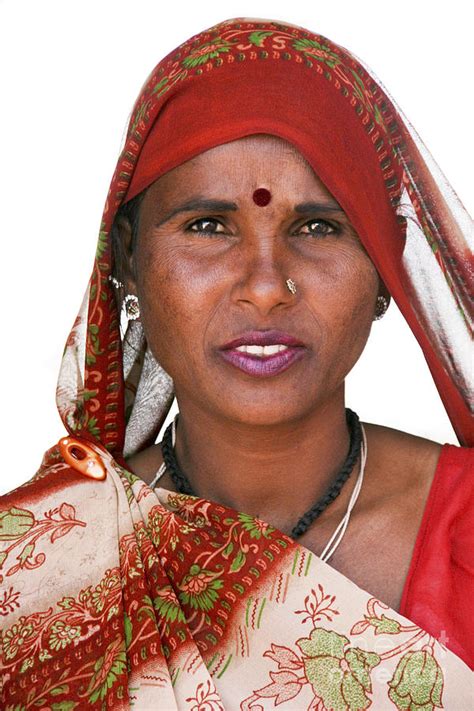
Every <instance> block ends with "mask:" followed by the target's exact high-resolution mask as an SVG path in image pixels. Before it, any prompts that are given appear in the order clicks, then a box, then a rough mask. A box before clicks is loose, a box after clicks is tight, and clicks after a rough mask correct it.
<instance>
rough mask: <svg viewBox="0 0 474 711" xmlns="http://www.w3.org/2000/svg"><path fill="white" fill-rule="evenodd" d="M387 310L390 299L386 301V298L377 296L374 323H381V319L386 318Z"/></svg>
mask: <svg viewBox="0 0 474 711" xmlns="http://www.w3.org/2000/svg"><path fill="white" fill-rule="evenodd" d="M387 309H388V299H386V298H385V296H377V302H376V305H375V316H374V321H380V319H381V318H383V317H384V316H385V312H386V311H387Z"/></svg>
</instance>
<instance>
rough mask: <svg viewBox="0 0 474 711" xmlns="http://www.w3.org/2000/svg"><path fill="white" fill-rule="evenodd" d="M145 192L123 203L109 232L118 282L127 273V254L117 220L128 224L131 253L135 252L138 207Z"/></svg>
mask: <svg viewBox="0 0 474 711" xmlns="http://www.w3.org/2000/svg"><path fill="white" fill-rule="evenodd" d="M145 193H146V190H143V191H142V192H141V193H138V195H136V196H135V197H134V198H132V199H131V200H129V201H128V202H125V203H123V204H122V205H121V206H120V207H119V209H118V210H117V214H116V215H115V218H114V223H113V225H112V230H111V239H112V256H113V265H114V266H113V275H114V277H115V278H116V279H118V281H119V282H122V283H123V282H124V280H125V277H126V274H127V273H128V271H129V268H128V266H127V262H128V259H129V256H130V255H129V254H127V251H126V249H125V245H124V244H123V240H122V238H121V234H120V228H119V220H120V219H121V218H125V219H126V220H127V221H128V222H129V223H130V228H131V231H132V239H131V251H132V253H133V252H134V251H135V249H136V246H137V242H138V231H139V226H140V205H141V203H142V200H143V198H144V197H145Z"/></svg>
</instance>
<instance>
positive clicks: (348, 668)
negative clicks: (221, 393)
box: [0, 19, 474, 711]
mask: <svg viewBox="0 0 474 711" xmlns="http://www.w3.org/2000/svg"><path fill="white" fill-rule="evenodd" d="M255 133H271V134H274V135H277V136H280V137H281V138H285V139H286V140H289V141H290V142H292V143H293V144H294V145H295V146H296V147H297V148H298V149H299V150H300V152H301V153H302V154H303V155H304V156H305V158H306V159H307V160H308V161H309V163H310V164H311V165H312V167H313V168H314V170H315V171H316V172H317V173H318V175H319V176H320V178H321V179H322V180H323V182H324V183H325V184H326V186H327V187H328V189H329V190H330V191H331V192H332V193H333V195H334V196H335V198H336V199H337V200H338V202H339V203H340V204H341V206H342V207H343V209H344V211H345V212H346V213H347V215H348V216H349V218H350V220H351V222H352V223H353V225H354V227H355V228H356V230H357V232H358V234H359V236H360V239H361V240H362V242H363V244H364V246H365V247H366V249H367V251H368V253H369V255H370V257H371V259H372V260H373V262H374V264H375V266H376V267H377V269H378V271H379V273H380V275H381V276H382V278H383V280H384V282H385V284H386V285H387V287H388V288H389V290H390V292H391V294H392V296H393V297H394V299H395V300H396V301H397V303H398V305H399V307H400V309H401V311H402V313H403V314H404V316H405V318H406V320H407V322H408V324H409V326H410V328H411V329H412V330H413V332H414V334H415V335H416V337H417V339H418V341H419V343H420V346H421V347H422V349H423V352H424V354H425V357H426V360H427V363H428V366H429V367H430V370H431V372H432V374H433V378H434V380H435V382H436V385H437V387H438V390H439V392H440V395H441V397H442V399H443V402H444V404H445V406H446V410H447V412H448V414H449V416H450V418H451V421H452V423H453V426H454V428H455V430H456V432H457V433H458V436H459V438H460V441H461V443H463V444H469V443H473V441H474V428H473V420H472V416H471V411H470V400H469V398H470V392H471V384H470V379H471V378H472V369H471V365H470V340H469V336H470V333H471V329H472V309H471V302H470V296H471V291H470V290H471V286H472V256H471V252H470V247H469V244H470V242H469V240H470V239H472V231H470V230H471V226H470V222H469V220H468V217H467V215H466V213H465V212H464V210H463V208H462V206H461V205H460V204H459V201H458V200H457V198H456V196H455V195H454V193H453V192H452V190H451V189H450V187H449V185H448V184H447V182H446V181H445V179H444V177H443V176H442V174H441V173H440V172H439V169H438V168H437V167H436V166H435V165H434V163H433V161H432V159H431V157H430V156H429V154H428V152H427V151H426V149H425V148H424V146H423V145H422V143H421V141H420V139H419V138H418V136H417V135H416V134H415V132H414V131H413V129H412V128H411V126H410V125H409V123H408V122H407V121H406V119H404V117H403V116H402V114H401V112H400V110H399V109H398V107H396V105H395V104H394V102H393V100H391V99H390V97H389V96H388V95H387V93H386V92H385V91H384V89H383V88H382V87H381V85H380V83H378V82H377V81H376V79H375V77H374V75H373V74H372V73H371V72H370V71H369V70H368V69H367V68H366V67H364V66H363V65H362V64H361V63H360V62H359V61H358V60H357V59H356V58H355V57H354V56H353V55H351V54H350V53H349V52H348V51H347V50H345V49H343V48H341V47H339V46H337V45H335V44H334V43H332V42H330V41H329V40H327V39H326V38H323V37H321V36H319V35H315V34H313V33H311V32H309V31H307V30H304V29H302V28H299V27H295V26H292V25H285V24H282V23H279V22H272V21H267V20H245V19H242V20H229V21H226V22H223V23H220V24H219V25H217V26H215V27H213V28H211V29H209V30H206V31H205V32H203V33H200V34H199V35H196V36H195V37H193V38H191V39H190V40H188V41H187V42H185V43H184V44H183V45H181V46H180V47H179V48H177V49H176V50H174V51H173V52H171V53H170V54H169V55H168V56H167V57H165V58H164V59H163V60H162V61H161V62H160V63H159V64H158V65H157V67H156V68H155V69H154V70H153V72H152V73H151V75H150V77H149V78H148V80H147V82H146V83H145V85H144V87H143V89H142V92H141V94H140V96H139V98H138V100H137V102H136V104H135V107H134V109H133V112H132V115H131V118H130V124H129V129H128V133H127V136H126V140H125V145H124V147H123V150H122V152H121V155H120V157H119V161H118V165H117V168H116V171H115V173H114V176H113V179H112V183H111V186H110V190H109V194H108V197H107V201H106V205H105V209H104V215H103V219H102V223H101V229H100V234H99V240H98V245H97V252H96V258H95V261H94V266H93V272H92V276H91V279H90V282H89V285H88V288H87V290H86V294H85V297H84V300H83V303H82V306H81V309H80V312H79V315H78V317H77V319H76V321H75V323H74V325H73V328H72V331H71V333H70V335H69V338H68V341H67V344H66V348H65V352H64V357H63V363H62V367H61V372H60V377H59V381H58V389H57V402H58V409H59V412H60V414H61V417H62V419H63V422H64V424H65V427H66V429H67V431H68V432H69V434H70V435H71V436H72V437H73V438H74V439H75V441H77V442H78V443H79V444H80V443H81V442H83V443H84V442H87V443H89V444H90V446H91V447H92V448H93V451H94V452H95V455H94V456H96V457H97V458H98V461H100V462H101V463H102V464H101V465H100V466H103V467H104V469H105V478H104V479H103V480H101V481H94V480H92V479H89V478H87V477H84V476H83V475H82V474H79V473H78V472H77V471H76V469H77V467H74V466H73V465H71V463H69V464H67V463H66V462H65V461H64V459H63V456H62V454H61V451H62V450H61V449H60V448H58V447H57V446H56V447H53V448H52V449H50V450H49V451H48V452H47V454H46V455H45V458H44V462H43V465H42V467H41V469H40V470H39V472H38V473H37V475H36V476H35V477H34V478H33V479H32V480H31V481H30V482H28V483H26V484H25V485H23V486H22V487H20V488H19V489H17V490H16V491H15V492H12V493H10V494H8V495H7V496H5V497H2V499H1V506H0V543H1V548H0V574H1V575H2V586H3V588H2V592H1V593H0V595H1V596H2V597H1V598H0V614H1V615H2V637H1V641H2V673H3V674H2V675H3V692H2V704H3V705H2V708H7V709H11V710H13V709H23V708H25V709H30V708H51V709H56V710H59V709H73V708H114V709H120V708H124V709H125V708H130V707H132V706H133V707H134V708H137V709H148V708H164V709H165V708H166V709H168V708H169V709H174V708H179V709H182V708H186V709H194V710H195V711H197V710H198V709H199V710H204V709H206V710H208V709H233V708H241V709H263V708H273V707H274V705H276V704H280V705H281V706H282V707H283V708H308V709H320V710H321V711H323V709H356V708H357V709H358V708H360V709H363V708H368V707H369V706H372V708H384V709H385V708H392V707H393V708H400V709H401V708H426V709H432V708H441V707H442V706H444V707H445V708H469V705H470V699H471V695H472V675H471V672H470V671H469V669H468V667H467V666H466V664H464V662H463V661H462V660H461V659H460V657H459V656H457V653H455V652H454V650H450V649H449V644H448V645H447V647H448V648H447V647H446V646H443V644H442V640H441V641H437V640H436V639H435V637H434V636H433V635H432V634H429V633H428V632H426V631H425V630H424V629H421V628H419V627H418V626H417V625H416V624H414V623H413V622H412V621H410V620H408V619H406V618H404V617H403V616H402V615H400V614H398V613H396V612H395V611H393V610H390V609H389V608H387V606H386V605H384V604H383V603H382V602H380V601H377V600H375V599H374V598H373V597H372V596H371V595H370V594H369V593H367V592H365V591H363V590H361V589H360V588H358V587H357V586H356V585H354V584H353V583H352V582H351V581H349V580H348V579H347V578H345V577H344V576H342V575H341V574H339V573H338V572H337V571H335V570H334V569H333V568H331V566H330V565H328V564H326V563H323V562H322V561H321V560H319V559H318V558H317V557H316V556H314V555H312V554H311V553H310V552H309V551H308V550H307V549H305V548H304V547H302V546H300V545H298V544H296V543H294V542H293V541H291V540H290V539H289V538H287V537H286V536H284V535H283V534H282V533H281V532H279V531H276V530H275V529H273V528H272V527H271V526H269V525H268V524H266V523H265V522H262V521H259V520H258V519H254V518H252V517H250V516H248V515H246V514H245V513H239V512H235V511H232V510H230V509H226V508H225V507H223V506H220V505H219V504H217V503H214V502H211V501H205V500H202V499H195V498H193V497H186V496H180V495H176V494H173V493H172V492H167V491H165V490H163V489H157V490H156V491H153V490H151V489H150V487H148V486H147V485H146V484H144V483H143V482H142V481H141V480H140V479H139V478H138V477H135V476H134V475H132V474H131V473H130V472H129V471H127V468H126V461H125V459H124V457H126V456H128V455H130V454H132V453H134V452H136V451H139V450H140V449H142V448H144V447H145V446H147V445H148V444H150V443H152V442H153V441H155V438H156V436H157V434H158V432H159V430H160V427H161V425H162V423H163V421H164V418H165V417H166V414H167V412H168V409H169V406H170V403H171V401H172V398H173V383H172V381H171V379H170V377H169V376H168V375H167V373H166V372H165V371H164V370H163V369H162V368H161V367H160V365H159V364H158V363H157V362H156V360H155V358H154V357H153V354H152V353H151V352H150V350H149V349H148V347H147V343H146V339H145V337H144V334H143V332H142V330H141V329H140V326H139V324H137V323H133V322H131V323H130V325H129V327H128V330H127V333H126V334H125V336H124V338H123V339H122V337H121V334H120V314H119V313H118V309H117V305H116V301H115V294H114V292H113V287H112V285H111V282H110V280H109V277H110V276H111V275H112V274H113V262H112V248H111V241H110V233H111V228H112V225H113V221H114V217H115V215H116V213H117V210H118V208H119V207H120V205H121V204H122V203H123V202H124V201H126V200H129V199H131V198H132V197H133V196H134V195H137V194H138V193H140V192H141V191H142V190H143V189H145V188H146V187H147V186H148V185H150V184H151V182H153V181H154V180H156V179H157V178H158V177H159V176H160V175H162V174H163V173H164V172H166V171H167V170H170V169H171V168H172V167H174V166H176V165H179V164H181V163H183V162H184V161H186V160H188V159H189V158H191V157H192V156H194V155H197V154H198V153H200V152H202V151H203V150H206V149H208V148H210V147H212V146H215V145H218V144H220V143H223V142H226V141H230V140H234V139H235V138H239V137H241V136H245V135H250V134H255ZM434 574H436V573H434ZM457 651H458V650H457ZM410 704H411V705H410Z"/></svg>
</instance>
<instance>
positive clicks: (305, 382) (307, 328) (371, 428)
mask: <svg viewBox="0 0 474 711" xmlns="http://www.w3.org/2000/svg"><path fill="white" fill-rule="evenodd" d="M259 187H265V188H267V189H268V190H269V191H270V192H271V195H272V199H271V201H270V203H269V204H268V205H267V206H265V207H260V206H257V205H256V204H255V203H254V202H253V200H252V194H253V192H254V191H255V189H256V188H259ZM196 198H200V199H205V200H214V201H215V200H219V201H226V202H228V203H233V204H234V206H235V209H228V208H224V207H223V206H222V205H221V206H220V207H219V209H217V208H213V209H210V208H200V209H198V208H194V209H192V210H189V211H186V212H183V211H180V212H176V210H177V208H178V207H179V206H181V205H183V204H184V203H188V202H189V201H191V200H194V199H196ZM308 202H312V203H317V204H319V206H320V207H318V208H311V209H305V211H303V212H300V211H297V210H296V209H295V206H297V205H299V204H302V203H308ZM173 213H175V214H173ZM170 215H171V216H170ZM120 230H121V237H122V241H123V245H124V249H125V250H126V253H127V256H128V265H129V270H128V274H127V275H126V287H127V291H128V292H129V293H136V294H138V296H139V300H140V308H141V319H142V322H143V326H144V329H145V333H146V337H147V340H148V343H149V345H150V347H151V349H152V351H153V353H154V355H155V357H156V358H157V359H158V361H159V362H160V363H161V365H162V366H163V367H164V368H165V370H166V371H167V372H168V373H169V374H170V375H171V376H172V378H173V380H174V384H175V393H176V397H177V401H178V405H179V410H180V421H179V427H178V431H177V442H176V453H177V457H178V461H179V462H180V465H181V467H182V469H183V470H184V471H185V472H186V474H187V476H188V478H189V480H190V481H191V484H192V486H193V489H194V491H196V492H197V493H198V495H200V496H203V497H205V498H208V499H211V500H213V501H216V502H219V503H222V504H224V505H227V506H230V507H232V508H234V509H237V510H241V511H245V512H247V513H249V514H252V515H254V516H258V517H260V518H262V519H263V520H266V521H268V522H269V523H271V524H272V525H274V526H276V527H277V528H279V529H281V530H282V531H284V532H286V533H289V532H290V531H291V528H292V527H293V525H294V524H295V523H296V521H297V520H298V519H299V517H300V516H301V515H302V513H303V512H304V511H306V510H307V509H308V508H310V507H311V505H312V504H313V503H314V502H315V501H316V500H317V499H318V498H319V497H320V496H321V495H322V494H324V492H325V491H326V489H327V487H328V486H329V484H330V483H331V482H332V481H333V479H334V478H335V476H336V475H337V472H338V471H339V469H340V467H341V465H342V463H343V462H344V460H345V457H346V454H347V451H348V446H349V436H348V432H347V426H346V423H345V412H344V408H345V402H344V380H345V377H346V375H347V374H348V373H349V371H350V370H351V369H352V367H353V366H354V364H355V363H356V362H357V360H358V358H359V357H360V355H361V353H362V351H363V349H364V346H365V344H366V342H367V338H368V336H369V333H370V329H371V326H372V322H373V317H374V312H375V304H376V298H377V295H378V294H385V295H386V296H388V294H387V291H386V289H385V286H384V285H383V283H382V282H381V280H380V278H379V276H378V274H377V271H376V269H375V267H374V265H373V264H372V262H371V260H370V258H369V257H368V255H367V253H366V251H365V249H364V247H363V246H362V244H361V242H360V240H359V238H358V236H357V234H356V233H355V230H354V229H353V227H352V225H351V224H350V222H349V220H348V218H347V216H346V215H345V214H344V212H343V211H342V209H341V208H340V206H338V205H337V203H336V201H335V199H334V198H333V196H332V195H331V194H330V193H329V191H328V190H327V188H326V187H325V186H324V185H323V183H322V182H321V181H320V180H319V178H318V177H317V175H315V173H314V171H313V170H312V168H311V167H310V166H309V164H308V163H307V162H306V161H305V159H304V158H303V157H302V156H301V154H299V153H298V151H297V150H296V149H295V148H294V147H293V146H292V145H290V144H289V143H287V142H286V141H283V140H281V139H279V138H276V137H273V136H266V135H258V136H250V137H246V138H243V139H239V140H237V141H232V142H230V143H227V144H224V145H221V146H218V147H216V148H213V149H211V150H209V151H206V152H205V153H202V154H200V155H199V156H197V157H196V158H194V159H192V160H190V161H188V162H186V163H184V164H183V165H181V166H178V167H177V168H175V169H174V170H172V171H170V172H169V173H167V174H165V175H164V176H162V177H161V178H159V179H158V180H157V181H156V182H155V183H154V184H153V185H152V186H151V187H150V188H149V189H148V191H147V193H146V195H145V197H144V199H143V202H142V204H141V207H140V225H139V235H138V241H137V244H136V245H135V249H134V250H133V251H132V249H131V230H130V225H129V224H128V222H127V221H126V220H125V219H122V220H121V222H120ZM199 230H200V231H201V233H200V232H199ZM203 230H204V232H202V231H203ZM288 277H291V278H292V279H293V280H294V281H295V282H296V285H297V293H296V295H293V294H291V293H290V292H289V290H288V289H287V287H286V284H285V281H286V279H287V278H288ZM268 329H278V330H281V331H285V332H287V333H289V334H291V335H292V336H294V337H296V338H298V339H300V340H301V341H303V343H304V344H305V346H306V350H305V354H304V357H303V358H302V359H301V360H300V361H298V362H296V363H295V364H293V365H292V366H291V367H290V368H289V369H288V370H286V371H285V372H283V373H280V374H278V375H276V376H272V377H268V378H260V379H257V378H255V377H254V376H251V375H248V374H245V373H243V372H241V371H240V370H239V369H237V368H235V367H234V366H232V365H230V364H229V363H226V362H225V361H224V360H223V359H222V357H221V356H220V355H219V347H221V346H222V345H224V344H225V343H227V342H229V341H231V340H233V339H234V338H236V337H237V336H239V335H241V334H242V333H243V332H244V331H247V330H268ZM366 432H367V440H368V452H369V454H368V460H367V466H366V473H365V480H364V486H363V488H362V492H361V495H360V497H359V499H358V502H357V505H356V507H355V509H354V511H353V513H352V517H351V522H350V525H349V527H348V529H347V532H346V535H345V537H344V539H343V541H342V543H341V545H340V547H339V548H338V550H337V551H336V553H335V554H334V556H333V557H332V558H331V559H330V564H331V565H332V566H333V567H334V568H336V569H337V570H339V571H340V572H342V573H343V574H344V575H346V576H348V577H349V578H351V579H352V580H353V581H354V582H356V583H357V584H358V585H360V586H361V587H363V588H364V589H366V590H368V591H369V592H371V593H372V594H374V595H376V596H377V597H379V598H380V599H381V600H383V601H384V602H386V603H387V604H389V605H390V606H391V607H393V608H395V609H398V607H399V604H400V597H401V593H402V589H403V586H404V582H405V578H406V574H407V571H408V567H409V563H410V559H411V555H412V551H413V546H414V542H415V539H416V535H417V532H418V528H419V525H420V522H421V516H422V513H423V508H424V505H425V502H426V498H427V495H428V492H429V488H430V485H431V481H432V478H433V475H434V472H435V469H436V464H437V461H438V457H439V452H440V445H438V444H436V443H434V442H430V441H429V440H424V439H421V438H418V437H414V436H412V435H408V434H405V433H402V432H398V431H396V430H390V429H388V428H385V427H379V426H376V425H366ZM161 461H162V459H161V452H160V447H159V445H154V446H153V447H150V448H149V449H147V450H145V451H144V452H140V453H139V454H137V455H135V456H134V457H132V458H131V459H130V460H129V466H130V468H131V469H132V471H134V472H135V473H137V474H138V475H139V476H142V477H143V479H144V480H145V481H147V482H149V481H151V479H152V477H153V476H154V474H155V473H156V471H157V469H158V467H159V466H160V464H161ZM256 472H258V476H256V475H255V473H256ZM357 473H358V465H357V469H356V471H354V472H353V473H352V475H351V477H350V479H349V480H348V482H347V484H346V485H345V486H344V487H343V490H342V492H341V494H340V496H339V497H338V498H337V499H336V500H335V501H334V502H333V503H332V504H331V505H330V506H329V507H328V508H327V509H326V511H325V512H324V513H323V514H322V515H321V516H320V517H319V518H318V519H317V521H315V522H314V523H313V525H312V526H311V528H310V530H309V531H308V532H307V533H306V534H305V535H304V536H303V537H301V538H300V539H299V540H300V542H301V543H302V544H303V545H305V546H306V547H307V548H309V549H310V550H312V551H314V552H315V553H316V554H320V553H321V551H322V549H323V548H324V545H325V543H326V542H327V540H328V539H329V538H330V536H331V534H332V532H333V530H334V528H335V527H336V526H337V524H338V523H339V521H340V519H341V517H342V516H343V514H344V513H345V510H346V507H347V504H348V501H349V498H350V495H351V493H352V489H353V486H354V483H355V480H356V476H357ZM161 485H162V486H163V487H164V488H166V489H169V490H173V488H174V487H173V484H172V481H171V480H170V478H169V476H168V474H165V475H164V477H163V478H162V480H161Z"/></svg>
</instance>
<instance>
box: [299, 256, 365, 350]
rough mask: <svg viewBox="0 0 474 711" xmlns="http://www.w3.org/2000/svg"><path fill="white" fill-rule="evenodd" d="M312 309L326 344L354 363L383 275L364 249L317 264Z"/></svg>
mask: <svg viewBox="0 0 474 711" xmlns="http://www.w3.org/2000/svg"><path fill="white" fill-rule="evenodd" d="M313 269H314V271H313V280H312V285H311V292H312V297H311V310H312V311H313V315H314V318H315V320H316V321H317V322H318V323H319V325H320V327H321V332H322V334H323V339H322V346H323V348H326V349H329V350H331V351H338V356H337V358H338V360H340V361H341V362H344V363H353V362H354V360H355V359H357V357H358V356H359V355H360V353H361V351H362V350H363V347H364V345H365V342H366V340H367V338H368V336H369V333H370V328H371V325H372V320H373V315H374V308H375V300H376V296H377V293H378V288H379V278H378V274H377V271H376V269H375V267H374V266H373V264H372V262H371V261H370V260H369V259H368V258H366V257H365V255H362V254H360V253H357V254H355V255H354V253H353V252H350V251H349V252H348V253H347V254H341V253H339V254H338V256H337V260H329V259H328V260H327V261H325V262H324V263H323V262H321V263H319V264H318V266H317V267H316V266H315V267H313Z"/></svg>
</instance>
